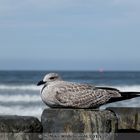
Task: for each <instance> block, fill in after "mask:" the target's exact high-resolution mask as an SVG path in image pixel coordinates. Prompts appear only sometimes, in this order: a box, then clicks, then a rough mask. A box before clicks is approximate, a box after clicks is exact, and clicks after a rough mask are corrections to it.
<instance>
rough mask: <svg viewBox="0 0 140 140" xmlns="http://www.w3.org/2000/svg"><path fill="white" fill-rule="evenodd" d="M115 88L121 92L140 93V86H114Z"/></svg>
mask: <svg viewBox="0 0 140 140" xmlns="http://www.w3.org/2000/svg"><path fill="white" fill-rule="evenodd" d="M114 88H117V89H119V90H120V91H128V92H129V91H130V92H131V91H132V92H140V85H133V86H128V85H126V86H114Z"/></svg>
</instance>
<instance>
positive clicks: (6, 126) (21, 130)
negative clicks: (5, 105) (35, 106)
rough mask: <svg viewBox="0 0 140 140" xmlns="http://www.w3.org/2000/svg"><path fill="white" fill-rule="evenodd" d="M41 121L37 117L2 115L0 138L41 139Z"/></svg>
mask: <svg viewBox="0 0 140 140" xmlns="http://www.w3.org/2000/svg"><path fill="white" fill-rule="evenodd" d="M41 135H42V125H41V122H39V120H38V119H37V118H35V117H28V116H0V140H40V139H41Z"/></svg>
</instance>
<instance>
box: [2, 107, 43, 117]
mask: <svg viewBox="0 0 140 140" xmlns="http://www.w3.org/2000/svg"><path fill="white" fill-rule="evenodd" d="M43 110H44V107H43V106H39V107H37V106H35V107H28V108H25V107H23V106H15V107H5V106H0V115H21V116H36V117H38V118H39V119H40V116H41V114H42V111H43Z"/></svg>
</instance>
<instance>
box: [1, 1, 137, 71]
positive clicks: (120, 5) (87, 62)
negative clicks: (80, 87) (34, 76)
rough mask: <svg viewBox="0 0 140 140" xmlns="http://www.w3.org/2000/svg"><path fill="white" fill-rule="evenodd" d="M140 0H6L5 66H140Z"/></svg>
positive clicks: (3, 25)
mask: <svg viewBox="0 0 140 140" xmlns="http://www.w3.org/2000/svg"><path fill="white" fill-rule="evenodd" d="M139 15H140V0H133V1H132V0H0V70H140V16H139Z"/></svg>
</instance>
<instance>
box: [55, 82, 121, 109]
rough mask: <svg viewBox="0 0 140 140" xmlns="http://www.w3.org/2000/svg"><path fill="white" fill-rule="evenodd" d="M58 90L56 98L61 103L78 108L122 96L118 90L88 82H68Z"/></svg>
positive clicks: (92, 105)
mask: <svg viewBox="0 0 140 140" xmlns="http://www.w3.org/2000/svg"><path fill="white" fill-rule="evenodd" d="M56 92H57V93H56V100H57V101H58V102H59V104H60V105H62V106H66V107H78V108H88V107H97V106H99V105H101V104H104V103H106V102H107V101H108V100H109V99H110V98H112V97H119V96H120V94H119V92H118V90H115V89H110V88H109V89H105V88H103V89H102V88H97V87H95V86H92V85H87V84H67V85H65V86H64V87H61V88H58V90H57V91H56Z"/></svg>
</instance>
